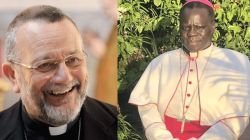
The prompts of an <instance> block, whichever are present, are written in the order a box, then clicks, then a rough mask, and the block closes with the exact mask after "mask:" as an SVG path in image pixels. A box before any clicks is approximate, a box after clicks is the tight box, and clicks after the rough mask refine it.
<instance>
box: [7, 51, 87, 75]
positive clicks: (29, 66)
mask: <svg viewBox="0 0 250 140" xmlns="http://www.w3.org/2000/svg"><path fill="white" fill-rule="evenodd" d="M82 52H83V59H84V57H88V55H87V53H86V52H85V51H82ZM71 56H74V55H68V56H66V57H65V58H64V59H62V60H53V61H54V64H55V65H56V64H59V63H62V62H66V59H67V58H69V57H71ZM83 59H80V60H83ZM49 60H51V61H52V59H48V60H41V61H39V62H42V61H45V62H46V61H47V62H49ZM8 61H9V62H10V63H14V64H17V65H19V66H23V67H25V68H27V69H34V70H36V71H38V72H40V73H46V72H50V71H53V70H55V69H51V70H48V71H39V70H37V68H38V67H39V66H41V65H42V64H45V63H41V65H37V66H34V65H32V64H31V65H28V64H24V63H21V62H18V61H15V60H13V59H8ZM39 62H37V63H39ZM65 64H66V63H65ZM56 68H58V66H56Z"/></svg>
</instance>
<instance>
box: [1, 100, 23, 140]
mask: <svg viewBox="0 0 250 140" xmlns="http://www.w3.org/2000/svg"><path fill="white" fill-rule="evenodd" d="M20 107H21V101H19V102H17V103H16V104H14V105H13V106H11V107H10V108H8V109H6V110H4V111H2V112H0V122H1V123H0V135H1V138H3V139H5V138H7V137H9V136H11V135H12V136H13V135H14V134H15V133H16V132H17V131H18V130H20V128H21V120H20V119H21V118H20V115H19V112H20Z"/></svg>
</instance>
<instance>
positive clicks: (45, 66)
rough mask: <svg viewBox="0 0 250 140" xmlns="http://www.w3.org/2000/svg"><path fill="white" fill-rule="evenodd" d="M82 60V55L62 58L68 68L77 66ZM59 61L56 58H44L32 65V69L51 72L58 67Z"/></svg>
mask: <svg viewBox="0 0 250 140" xmlns="http://www.w3.org/2000/svg"><path fill="white" fill-rule="evenodd" d="M83 61H84V58H83V57H77V56H69V57H67V58H65V59H64V63H65V64H66V66H67V67H68V68H70V69H75V68H78V67H79V66H80V65H81V64H82V63H83ZM60 63H61V61H57V60H46V61H41V62H38V63H36V64H35V65H34V67H33V68H34V69H35V70H36V71H39V72H43V73H45V72H51V71H54V70H56V69H57V68H58V67H59V64H60Z"/></svg>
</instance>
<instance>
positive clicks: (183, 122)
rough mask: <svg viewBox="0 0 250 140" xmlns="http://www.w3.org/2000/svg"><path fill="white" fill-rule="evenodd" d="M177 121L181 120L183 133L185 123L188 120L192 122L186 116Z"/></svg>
mask: <svg viewBox="0 0 250 140" xmlns="http://www.w3.org/2000/svg"><path fill="white" fill-rule="evenodd" d="M177 121H181V133H183V132H184V127H185V123H186V122H190V121H189V120H187V119H186V118H185V116H183V117H182V118H181V119H178V120H177Z"/></svg>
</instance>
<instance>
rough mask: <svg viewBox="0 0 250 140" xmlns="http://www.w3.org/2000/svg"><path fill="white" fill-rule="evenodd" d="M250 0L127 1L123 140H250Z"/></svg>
mask: <svg viewBox="0 0 250 140" xmlns="http://www.w3.org/2000/svg"><path fill="white" fill-rule="evenodd" d="M249 6H250V1H249V0H174V1H173V0H119V1H118V35H117V40H118V104H119V108H120V115H119V119H118V133H117V134H118V139H119V140H249V138H250V126H249V113H250V110H249V107H250V62H249V58H250V15H249V12H250V9H249Z"/></svg>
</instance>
